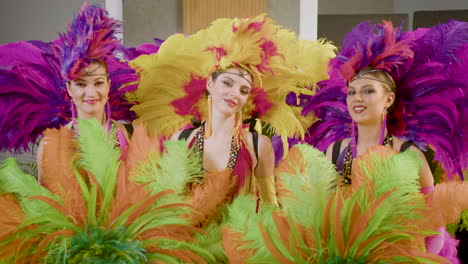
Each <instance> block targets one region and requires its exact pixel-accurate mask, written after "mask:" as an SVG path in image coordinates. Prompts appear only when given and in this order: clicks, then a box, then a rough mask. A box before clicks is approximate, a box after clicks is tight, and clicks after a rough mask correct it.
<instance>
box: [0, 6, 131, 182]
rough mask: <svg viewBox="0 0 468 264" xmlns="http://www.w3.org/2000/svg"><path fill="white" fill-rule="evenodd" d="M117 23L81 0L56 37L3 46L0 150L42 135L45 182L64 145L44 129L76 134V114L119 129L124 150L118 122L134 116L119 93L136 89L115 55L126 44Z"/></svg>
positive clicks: (124, 135) (128, 71)
mask: <svg viewBox="0 0 468 264" xmlns="http://www.w3.org/2000/svg"><path fill="white" fill-rule="evenodd" d="M120 28H121V25H120V23H119V22H118V21H116V20H113V19H111V18H109V17H108V15H107V12H106V11H105V9H103V8H100V7H98V6H90V5H88V4H84V5H83V7H82V9H81V10H80V12H79V13H78V15H77V16H76V17H75V18H74V20H73V21H72V23H71V24H70V25H69V26H68V27H67V30H66V31H65V32H64V33H62V34H60V35H59V38H57V39H55V40H53V41H51V42H47V43H45V42H41V41H21V42H18V43H9V44H5V45H2V46H0V57H2V60H1V62H0V63H1V65H0V87H1V88H2V89H0V109H2V110H3V111H1V112H2V114H1V115H0V134H1V135H2V138H1V139H0V150H5V149H6V150H10V151H13V152H15V151H19V150H21V148H23V149H25V150H28V147H29V146H30V145H32V144H37V143H38V142H39V141H40V144H39V148H38V151H37V163H38V174H39V178H40V180H41V182H42V183H44V184H47V183H46V182H45V179H44V178H43V177H42V176H43V175H42V166H44V162H46V161H47V159H48V158H47V156H48V153H59V152H60V151H61V150H60V149H49V148H48V145H47V143H48V142H51V141H52V140H56V139H53V138H50V137H49V135H50V133H52V134H53V133H54V132H51V131H53V130H56V129H58V130H69V131H70V133H72V134H73V135H74V136H76V134H77V133H78V131H77V129H76V128H75V123H76V119H77V118H80V119H97V120H98V121H99V123H100V124H101V126H102V128H103V129H104V130H106V131H107V132H111V131H112V133H111V134H114V132H113V131H116V133H115V134H116V139H115V141H116V145H118V146H120V147H121V148H123V149H125V146H126V144H127V141H128V135H127V131H126V129H125V126H124V124H123V123H124V122H125V123H129V122H131V120H133V118H134V116H135V115H134V113H132V112H131V111H129V108H130V107H131V106H132V105H133V104H132V103H130V102H128V101H127V100H126V99H125V98H124V97H123V95H124V93H125V92H127V91H129V90H132V89H135V88H136V85H134V84H131V82H133V81H135V80H136V77H135V71H134V70H133V69H131V68H130V67H129V66H128V64H126V63H124V62H121V61H120V59H119V58H117V57H116V52H117V51H119V50H121V49H122V48H123V46H122V44H121V42H120V40H119V39H118V38H117V36H116V34H117V33H118V32H119V31H120ZM25 54H28V56H26V55H25ZM128 82H129V83H130V84H129V85H125V86H123V84H124V83H128ZM25 108H27V109H28V111H24V109H25ZM31 143H32V144H31ZM49 146H50V145H49ZM56 146H58V145H56Z"/></svg>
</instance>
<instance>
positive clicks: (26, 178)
mask: <svg viewBox="0 0 468 264" xmlns="http://www.w3.org/2000/svg"><path fill="white" fill-rule="evenodd" d="M2 193H14V194H15V195H16V196H17V197H18V198H19V200H20V203H21V207H22V208H23V210H24V213H25V214H26V215H27V216H28V217H35V216H41V215H44V214H47V215H54V216H56V215H57V211H56V210H55V209H54V208H52V207H50V206H49V205H48V204H46V203H44V202H43V201H38V200H33V199H29V197H32V196H36V195H41V196H47V197H50V198H52V199H57V197H55V196H54V195H53V194H52V193H51V192H50V191H49V190H47V189H46V188H44V187H42V186H41V185H39V184H38V183H37V180H36V178H35V177H33V176H31V175H28V174H25V173H23V172H22V170H21V169H20V168H19V167H18V164H17V163H16V160H15V159H14V158H8V159H5V160H4V162H3V164H2V165H1V166H0V194H2Z"/></svg>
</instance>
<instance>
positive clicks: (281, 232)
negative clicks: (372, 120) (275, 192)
mask: <svg viewBox="0 0 468 264" xmlns="http://www.w3.org/2000/svg"><path fill="white" fill-rule="evenodd" d="M378 148H379V149H374V150H371V151H369V152H366V154H364V155H362V156H361V157H360V158H358V159H357V160H356V163H355V166H356V169H355V172H354V173H355V174H353V179H355V180H353V182H352V185H351V186H349V187H348V186H346V187H344V186H343V187H337V188H336V187H335V188H333V185H332V183H333V182H334V181H335V180H336V178H337V175H336V172H335V170H334V168H333V166H332V165H331V163H330V162H329V161H328V160H327V159H326V158H325V157H324V156H323V155H322V154H321V153H320V152H319V151H318V150H316V149H313V148H312V147H310V146H307V145H296V146H295V147H294V148H293V149H292V150H291V153H290V154H292V155H293V156H294V158H287V159H285V160H284V161H283V163H281V164H280V167H279V174H278V177H279V178H280V181H281V184H282V185H283V187H284V188H285V189H287V190H288V192H287V193H285V195H284V196H283V199H282V205H283V209H282V210H278V209H276V210H272V209H268V208H267V209H262V208H261V210H260V212H259V214H255V213H251V212H252V211H251V209H252V207H253V206H255V201H253V200H252V199H251V198H249V197H239V198H238V199H236V200H235V201H234V202H233V203H232V204H231V205H230V207H229V210H228V213H229V218H228V220H227V225H226V226H225V227H224V229H223V234H225V238H223V242H224V243H225V248H226V251H227V254H228V256H229V258H230V260H232V263H449V262H448V260H447V259H444V258H442V257H440V256H437V255H433V254H429V253H427V252H425V247H424V244H425V243H424V238H425V237H426V236H428V235H431V234H433V233H434V232H431V231H429V230H434V229H435V227H438V226H441V225H443V224H445V223H449V222H451V221H454V220H455V219H457V217H458V214H459V213H460V210H462V209H464V208H466V207H467V206H468V202H467V201H466V199H464V197H463V195H461V194H462V193H466V191H467V190H468V185H466V184H462V183H458V182H450V183H447V184H444V185H439V186H437V187H436V190H435V191H434V192H432V193H431V194H429V195H428V196H426V197H425V196H424V195H423V194H421V193H420V192H419V183H418V179H419V167H420V162H417V161H418V160H419V157H418V154H417V153H415V152H413V151H407V152H404V153H401V154H396V153H395V152H394V151H393V150H392V149H390V148H385V147H378ZM335 186H336V184H335ZM449 190H456V192H453V191H449ZM426 200H427V201H426ZM448 200H450V203H451V204H456V205H457V206H455V207H453V208H450V209H449V208H445V210H442V214H437V213H436V212H439V210H441V208H442V207H443V206H444V203H445V202H446V201H448Z"/></svg>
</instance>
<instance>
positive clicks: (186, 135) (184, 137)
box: [178, 127, 195, 140]
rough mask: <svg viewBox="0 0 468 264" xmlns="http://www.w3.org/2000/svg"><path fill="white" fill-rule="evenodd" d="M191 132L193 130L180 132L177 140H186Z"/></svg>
mask: <svg viewBox="0 0 468 264" xmlns="http://www.w3.org/2000/svg"><path fill="white" fill-rule="evenodd" d="M193 130H195V128H194V127H193V128H188V129H185V130H184V131H182V132H181V133H180V135H179V138H178V140H182V139H183V140H187V139H188V138H189V137H190V135H191V134H192V132H193Z"/></svg>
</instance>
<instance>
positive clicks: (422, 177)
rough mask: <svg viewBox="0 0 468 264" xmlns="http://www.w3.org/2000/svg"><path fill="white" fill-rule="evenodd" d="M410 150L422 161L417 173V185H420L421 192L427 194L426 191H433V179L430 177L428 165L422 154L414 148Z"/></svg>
mask: <svg viewBox="0 0 468 264" xmlns="http://www.w3.org/2000/svg"><path fill="white" fill-rule="evenodd" d="M410 149H411V150H413V151H416V152H417V153H418V154H419V157H420V158H421V160H422V167H421V170H420V171H419V184H420V185H421V192H422V193H427V192H426V190H428V191H430V190H433V189H434V177H433V176H432V172H431V169H430V168H429V164H427V160H426V157H425V156H424V153H423V152H422V151H421V150H420V149H418V148H417V147H415V146H411V147H410Z"/></svg>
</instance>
